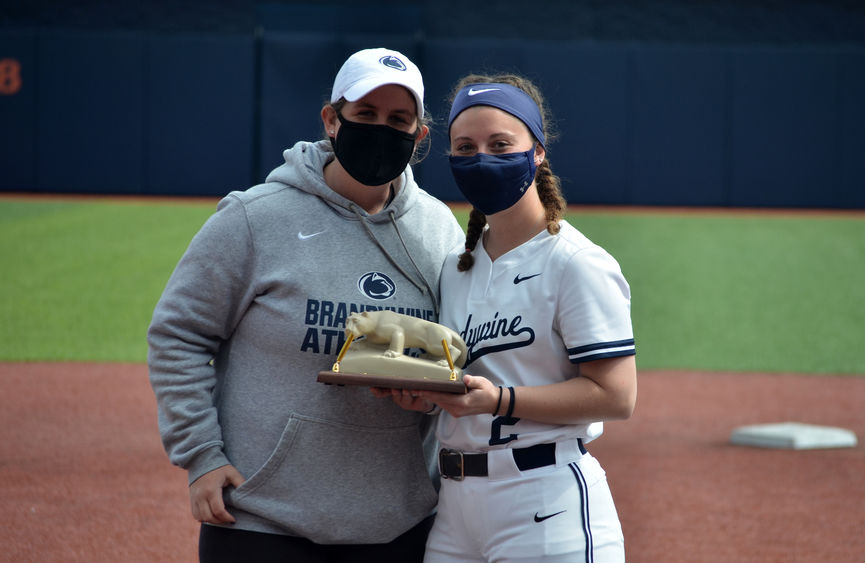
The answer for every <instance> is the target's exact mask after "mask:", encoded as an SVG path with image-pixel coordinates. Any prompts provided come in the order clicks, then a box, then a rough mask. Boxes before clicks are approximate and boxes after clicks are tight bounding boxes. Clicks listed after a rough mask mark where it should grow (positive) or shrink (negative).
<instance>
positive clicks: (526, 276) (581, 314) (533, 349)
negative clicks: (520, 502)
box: [437, 221, 635, 452]
mask: <svg viewBox="0 0 865 563" xmlns="http://www.w3.org/2000/svg"><path fill="white" fill-rule="evenodd" d="M560 224H561V230H560V232H559V233H558V234H557V235H550V234H549V233H548V232H547V231H546V230H544V231H542V232H541V233H540V234H538V235H537V236H535V237H534V238H532V239H531V240H529V241H528V242H526V243H524V244H522V245H520V246H519V247H517V248H515V249H513V250H511V251H509V252H507V253H506V254H504V255H503V256H501V257H499V258H498V259H496V260H495V262H493V261H491V260H490V258H489V255H488V254H487V253H486V250H485V249H484V247H483V242H482V241H479V242H478V245H477V246H476V248H475V250H474V251H473V254H474V258H475V263H474V266H473V267H472V268H471V269H470V270H469V271H467V272H459V271H457V267H456V262H457V259H458V256H459V254H460V253H461V252H462V250H463V249H462V248H459V249H455V250H454V251H452V252H451V253H450V254H449V256H448V258H447V260H446V262H445V265H444V268H443V270H442V279H441V295H442V301H443V307H442V314H441V321H440V322H441V323H442V324H445V325H447V326H449V327H451V328H453V329H455V330H456V331H457V332H459V333H460V336H462V338H463V340H465V342H466V346H467V348H468V354H467V359H466V365H465V367H464V369H463V371H464V372H465V373H468V374H471V375H479V376H483V377H486V378H488V379H489V380H491V381H492V382H493V383H494V384H496V385H502V386H504V387H505V390H504V393H508V391H507V387H508V386H513V387H516V386H535V385H545V384H550V383H557V382H561V381H565V380H567V379H570V378H574V377H579V369H578V367H579V364H581V363H584V362H590V361H593V360H599V359H604V358H613V357H619V356H628V355H633V354H635V346H634V334H633V328H632V325H631V310H630V303H631V295H630V288H629V286H628V283H627V281H626V280H625V277H624V276H623V274H622V271H621V268H620V267H619V264H618V262H616V260H615V259H614V258H613V257H612V256H610V254H609V253H607V252H606V251H605V250H604V249H603V248H601V247H600V246H598V245H596V244H594V243H593V242H592V241H590V240H589V239H588V238H587V237H586V236H584V235H583V234H582V233H580V232H579V231H578V230H577V229H575V228H574V227H573V226H571V225H570V224H569V223H567V222H566V221H562V222H561V223H560ZM516 402H519V395H517V398H516ZM503 403H504V401H503ZM437 430H438V437H439V440H440V441H441V443H442V446H443V447H446V448H452V449H456V450H460V451H464V452H484V451H489V450H492V449H499V448H502V447H508V448H524V447H528V446H533V445H535V444H540V443H551V442H559V441H562V440H567V439H575V438H581V439H582V440H583V442H589V441H591V440H593V439H594V438H597V437H598V436H600V434H601V433H602V432H603V424H602V423H601V422H594V423H591V424H579V425H568V424H562V425H551V424H543V423H538V422H533V421H530V420H521V419H519V418H515V417H510V418H508V417H505V416H503V415H500V416H498V417H495V416H493V415H491V414H487V415H475V416H466V417H462V418H455V417H452V416H450V415H449V414H447V413H446V412H443V413H442V414H441V416H440V419H439V422H438V429H437Z"/></svg>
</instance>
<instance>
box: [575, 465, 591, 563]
mask: <svg viewBox="0 0 865 563" xmlns="http://www.w3.org/2000/svg"><path fill="white" fill-rule="evenodd" d="M568 467H570V468H571V471H572V472H573V473H574V477H576V479H577V487H578V488H579V489H580V507H581V508H582V513H583V514H582V516H583V533H584V534H585V536H586V563H592V562H593V561H594V560H595V556H594V553H593V552H594V542H593V540H592V526H591V524H590V520H589V486H588V484H587V483H586V478H585V477H584V476H583V472H582V471H580V467H579V466H578V465H577V464H576V463H569V464H568Z"/></svg>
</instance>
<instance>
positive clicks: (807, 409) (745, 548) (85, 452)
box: [0, 364, 865, 563]
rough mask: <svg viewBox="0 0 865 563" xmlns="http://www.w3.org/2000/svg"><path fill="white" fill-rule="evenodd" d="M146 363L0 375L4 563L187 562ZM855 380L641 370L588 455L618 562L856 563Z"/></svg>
mask: <svg viewBox="0 0 865 563" xmlns="http://www.w3.org/2000/svg"><path fill="white" fill-rule="evenodd" d="M155 409H156V407H155V401H154V398H153V393H152V392H151V390H150V386H149V384H148V380H147V369H146V367H145V366H142V365H119V364H97V365H94V364H0V493H2V494H0V545H2V546H3V548H2V555H0V560H2V561H10V562H11V561H15V562H30V561H32V562H40V563H48V562H60V561H63V562H79V561H80V562H88V563H101V562H106V563H107V562H112V563H113V562H116V561H124V562H137V561H141V562H151V561H153V562H163V561H172V562H180V563H182V562H194V561H197V556H196V541H197V531H198V524H197V523H196V522H195V521H194V520H193V519H192V517H191V516H190V514H189V508H188V499H187V496H186V476H185V474H184V473H183V472H182V471H181V470H179V469H177V468H174V467H172V466H171V465H170V464H169V462H168V459H167V457H166V456H165V453H164V452H163V450H162V446H161V444H160V440H159V434H158V431H157V428H156V411H155ZM784 421H798V422H805V423H809V424H819V425H827V426H840V427H843V428H848V429H850V430H853V431H854V432H855V433H856V435H857V437H858V438H859V445H857V446H856V447H855V448H847V449H836V450H810V451H789V450H767V449H757V448H746V447H739V446H732V445H730V444H729V442H728V439H729V434H730V432H731V431H732V430H733V429H734V428H736V427H738V426H741V425H746V424H760V423H767V422H784ZM863 440H865V378H863V377H852V376H846V377H845V376H803V375H766V374H735V373H695V372H641V374H640V380H639V398H638V400H637V410H636V412H635V414H634V416H633V417H632V418H631V419H630V420H628V421H626V422H616V423H610V424H608V425H607V431H606V433H605V434H604V435H603V436H602V437H601V438H600V439H599V440H597V441H596V442H593V443H591V444H589V449H590V450H591V451H592V453H593V454H594V455H595V456H596V457H597V458H598V459H599V460H600V461H601V463H602V464H603V465H604V467H605V468H606V470H607V475H608V478H609V481H610V486H611V488H612V491H613V496H614V497H615V499H616V504H617V506H618V509H619V514H620V518H621V520H622V525H623V528H624V532H625V542H626V549H627V552H628V561H629V562H631V563H633V562H642V561H645V562H656V561H664V562H680V561H681V562H689V563H693V562H700V561H707V562H708V561H779V562H780V561H785V562H786V561H833V562H846V561H850V562H852V561H857V562H858V561H861V560H862V556H863V554H865V534H863V533H862V530H865V509H863V507H865V477H863V476H865V444H863Z"/></svg>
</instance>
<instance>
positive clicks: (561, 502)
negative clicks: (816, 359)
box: [406, 75, 637, 562]
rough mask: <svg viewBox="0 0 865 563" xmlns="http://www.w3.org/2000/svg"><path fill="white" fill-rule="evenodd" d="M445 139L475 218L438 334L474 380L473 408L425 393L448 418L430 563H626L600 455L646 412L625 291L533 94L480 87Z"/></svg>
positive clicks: (445, 290)
mask: <svg viewBox="0 0 865 563" xmlns="http://www.w3.org/2000/svg"><path fill="white" fill-rule="evenodd" d="M448 123H449V134H450V143H451V145H450V148H451V153H450V154H451V156H450V163H451V170H452V172H453V175H454V178H455V180H456V182H457V185H458V186H459V188H460V190H461V191H462V193H463V195H465V197H466V199H467V200H468V201H469V202H470V203H471V204H472V206H473V210H472V213H471V217H470V223H469V228H468V233H467V237H466V239H467V240H466V248H465V250H463V249H462V248H459V249H457V250H455V251H453V252H452V253H451V254H450V255H449V256H448V258H447V260H446V262H445V265H444V269H443V271H442V279H441V294H442V300H443V306H442V315H441V320H440V322H441V323H442V324H445V325H447V326H449V327H451V328H453V329H455V330H456V331H458V332H459V333H460V335H461V336H462V337H463V339H464V340H465V342H466V345H467V348H468V354H467V359H466V365H465V367H464V372H465V373H467V374H471V375H465V376H464V382H465V384H466V386H467V387H468V389H469V392H468V393H467V394H465V395H455V394H447V393H434V392H421V393H420V397H419V399H423V400H425V401H428V403H427V404H426V405H421V404H415V405H414V406H415V407H416V408H423V407H428V406H429V403H435V404H437V405H439V406H440V407H441V408H442V409H443V411H444V412H442V413H441V415H440V419H439V421H438V428H437V436H438V438H439V440H440V442H441V445H442V450H441V452H440V455H439V466H440V472H441V475H442V488H441V492H440V497H439V504H438V513H437V516H436V521H435V524H434V526H433V530H432V532H431V533H430V536H429V539H428V541H427V551H426V559H425V561H427V562H445V561H447V562H454V561H483V562H487V561H490V562H491V561H497V562H498V561H622V560H624V557H625V555H624V553H625V552H624V539H623V537H622V530H621V525H620V523H619V519H618V515H617V513H616V508H615V505H614V503H613V498H612V495H611V493H610V489H609V487H608V485H607V480H606V476H605V473H604V470H603V469H602V468H601V466H600V464H599V463H598V462H597V460H596V459H595V458H594V457H592V455H591V454H590V453H588V451H587V447H588V448H589V449H590V445H589V443H590V442H591V441H592V440H594V439H596V438H597V437H598V436H600V435H601V433H602V431H603V421H605V420H617V419H619V420H620V419H627V418H628V417H630V415H631V413H632V412H633V409H634V404H635V402H636V393H637V375H636V363H635V359H634V354H635V348H634V335H633V329H632V326H631V317H630V290H629V287H628V283H627V281H626V280H625V278H624V276H623V275H622V272H621V269H620V268H619V265H618V263H617V262H616V261H615V259H613V257H612V256H610V255H609V254H608V253H607V252H606V251H604V250H603V249H602V248H601V247H599V246H598V245H596V244H594V243H592V242H591V241H590V240H589V239H587V238H586V237H585V236H584V235H583V234H581V233H580V232H579V231H578V230H577V229H575V228H574V227H573V226H571V225H570V224H568V223H567V222H566V221H564V220H563V219H562V216H563V213H564V210H565V208H566V203H565V201H564V198H563V197H562V195H561V190H560V186H559V180H558V178H557V177H556V176H555V175H553V173H552V170H551V169H550V165H549V161H548V160H547V159H546V143H547V139H548V135H547V134H546V131H545V119H544V111H543V101H542V98H541V96H540V93H539V92H538V90H537V88H536V87H535V86H534V85H533V84H532V83H531V82H529V81H527V80H525V79H523V78H521V77H518V76H513V75H502V76H495V77H487V76H474V75H473V76H468V77H466V78H464V79H463V80H462V81H461V82H460V84H459V85H458V88H457V93H456V95H455V97H454V100H453V105H452V109H451V113H450V117H449V121H448ZM406 401H407V400H406ZM415 402H416V403H419V402H420V401H419V400H418V398H416V399H415Z"/></svg>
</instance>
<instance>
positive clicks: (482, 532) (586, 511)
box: [424, 440, 625, 563]
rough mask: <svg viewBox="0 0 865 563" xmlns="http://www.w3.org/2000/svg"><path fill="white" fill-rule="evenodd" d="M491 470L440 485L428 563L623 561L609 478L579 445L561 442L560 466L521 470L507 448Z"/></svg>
mask: <svg viewBox="0 0 865 563" xmlns="http://www.w3.org/2000/svg"><path fill="white" fill-rule="evenodd" d="M488 470H489V477H466V478H465V479H464V480H463V481H455V480H453V479H442V487H441V491H440V493H439V504H438V513H437V515H436V519H435V524H434V525H433V529H432V531H431V532H430V535H429V538H428V539H427V545H426V556H425V558H424V562H425V563H453V562H469V561H471V562H483V563H487V562H489V563H492V562H496V563H504V562H529V561H532V562H534V561H545V562H566V561H567V562H575V561H579V562H584V561H585V562H593V561H594V562H603V563H606V562H619V561H624V560H625V546H624V538H623V536H622V527H621V524H620V523H619V516H618V514H617V513H616V507H615V504H614V503H613V497H612V495H611V493H610V488H609V486H608V484H607V477H606V473H605V472H604V470H603V468H602V467H601V465H600V464H599V463H598V461H597V460H596V459H595V458H594V457H592V455H591V454H582V453H581V452H580V451H579V448H578V446H577V443H576V440H573V441H567V442H560V443H558V444H556V464H555V465H550V466H547V467H541V468H538V469H530V470H527V471H520V469H519V468H518V467H517V466H516V463H515V462H514V459H513V456H512V455H511V452H510V451H509V450H507V449H504V450H495V451H492V452H490V454H489V456H488Z"/></svg>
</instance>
